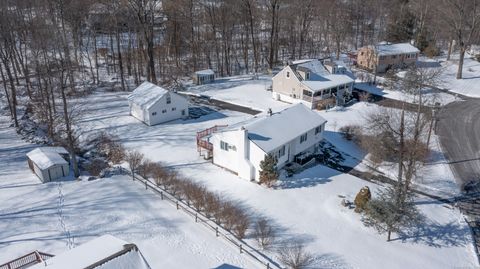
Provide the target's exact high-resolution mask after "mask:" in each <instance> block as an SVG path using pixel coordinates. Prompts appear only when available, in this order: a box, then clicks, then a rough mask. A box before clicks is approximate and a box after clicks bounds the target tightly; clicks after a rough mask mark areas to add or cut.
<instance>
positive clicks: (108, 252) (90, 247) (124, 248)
mask: <svg viewBox="0 0 480 269" xmlns="http://www.w3.org/2000/svg"><path fill="white" fill-rule="evenodd" d="M30 268H31V269H41V268H48V269H65V268H69V269H84V268H102V269H122V268H138V269H148V268H150V266H149V265H148V264H147V262H146V261H145V260H144V259H143V257H142V255H141V254H140V252H139V250H138V249H137V247H136V246H135V245H133V244H128V243H127V242H125V241H123V240H121V239H118V238H116V237H114V236H112V235H103V236H100V237H97V238H95V239H93V240H91V241H88V242H87V243H85V244H82V245H80V246H78V247H76V248H73V249H71V250H68V251H67V252H64V253H63V254H60V255H57V256H55V257H52V258H50V259H48V260H46V261H45V263H41V264H37V265H35V266H33V267H30Z"/></svg>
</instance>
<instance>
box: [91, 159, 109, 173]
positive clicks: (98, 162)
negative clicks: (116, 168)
mask: <svg viewBox="0 0 480 269" xmlns="http://www.w3.org/2000/svg"><path fill="white" fill-rule="evenodd" d="M107 167H108V163H107V162H106V161H105V160H104V159H101V158H96V159H93V160H92V161H91V162H90V163H89V164H88V165H87V166H86V170H87V172H88V173H90V175H92V176H96V177H98V176H99V175H100V172H101V171H102V170H103V169H105V168H107Z"/></svg>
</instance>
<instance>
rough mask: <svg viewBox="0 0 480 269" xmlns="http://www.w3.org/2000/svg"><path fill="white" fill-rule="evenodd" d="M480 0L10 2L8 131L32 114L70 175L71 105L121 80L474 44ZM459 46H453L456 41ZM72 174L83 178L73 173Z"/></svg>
mask: <svg viewBox="0 0 480 269" xmlns="http://www.w3.org/2000/svg"><path fill="white" fill-rule="evenodd" d="M478 4H479V1H478V0H419V1H408V0H393V1H387V0H346V1H339V0H304V1H299V0H290V1H289V0H238V1H237V0H163V1H160V0H82V1H76V0H35V1H34V0H4V1H2V5H1V6H0V80H1V81H2V83H0V85H2V86H3V95H4V96H5V99H6V101H7V102H6V103H7V104H8V109H9V111H10V115H11V117H12V121H13V123H14V125H15V126H16V127H18V126H19V122H18V113H19V112H18V106H19V105H20V106H27V105H28V109H29V110H30V111H32V112H34V113H35V115H36V116H37V119H38V121H40V123H42V124H44V125H45V126H46V130H47V133H48V136H49V137H50V138H52V139H53V140H62V141H67V142H66V144H67V148H69V150H70V151H71V152H72V160H73V163H74V167H75V166H76V165H75V163H76V161H75V157H74V156H73V152H74V151H75V140H76V139H75V135H74V130H73V129H74V128H72V120H73V119H72V114H75V113H73V112H72V111H73V110H74V108H73V107H72V104H71V99H72V98H71V97H72V96H74V97H75V96H78V95H79V94H81V93H83V92H84V90H85V88H88V87H94V86H96V85H98V84H101V83H102V82H104V81H107V80H110V79H111V78H114V79H115V81H118V88H119V89H121V90H128V89H129V88H130V87H131V86H133V85H138V84H139V83H140V82H142V81H143V80H145V79H146V80H149V81H151V82H153V83H162V84H167V83H173V84H176V83H178V81H179V80H180V79H182V78H184V77H185V76H188V75H189V74H191V72H193V71H195V70H200V69H205V68H211V69H213V70H215V71H216V73H217V74H218V75H219V76H229V75H235V74H242V73H257V72H265V71H267V70H271V69H273V68H275V67H276V66H279V65H282V64H283V63H285V62H287V61H289V60H292V59H299V58H307V57H308V58H313V57H326V56H331V55H333V56H334V57H337V58H338V57H340V54H341V53H345V52H348V51H351V50H355V49H357V48H359V47H362V46H365V45H370V44H375V43H377V42H379V41H383V40H386V41H391V42H410V41H413V42H414V43H415V45H416V46H417V47H419V48H420V49H421V50H426V49H429V50H432V49H433V50H434V51H438V50H439V49H445V50H447V49H448V52H449V53H450V52H451V51H452V47H453V44H454V43H455V44H457V48H458V50H459V53H460V56H461V57H460V63H459V72H458V74H457V77H458V78H461V76H462V72H461V71H462V64H463V57H464V55H465V52H466V50H467V49H468V48H469V46H470V45H471V44H474V43H475V42H478V39H479V32H480V30H479V29H480V23H479V22H478V21H479V18H480V10H479V7H478ZM454 41H455V42H454ZM75 170H76V169H75Z"/></svg>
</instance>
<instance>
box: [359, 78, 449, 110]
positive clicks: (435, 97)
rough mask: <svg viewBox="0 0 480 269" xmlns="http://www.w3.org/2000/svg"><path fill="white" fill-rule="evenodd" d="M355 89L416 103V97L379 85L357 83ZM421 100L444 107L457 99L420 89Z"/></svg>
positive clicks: (427, 103)
mask: <svg viewBox="0 0 480 269" xmlns="http://www.w3.org/2000/svg"><path fill="white" fill-rule="evenodd" d="M355 88H358V89H361V90H364V91H367V92H369V93H371V94H375V95H379V96H383V97H385V98H389V99H393V100H399V101H404V102H407V103H412V104H416V103H418V96H415V95H412V94H408V93H405V92H401V91H395V90H389V89H385V88H384V87H383V86H379V85H369V84H368V83H366V82H360V81H357V82H356V83H355ZM422 98H423V100H422V102H425V104H426V105H430V106H433V105H435V103H437V102H438V103H440V104H441V105H446V104H448V103H451V102H454V101H456V100H457V99H458V98H456V97H455V95H453V94H448V93H444V92H438V91H434V90H432V89H429V88H425V89H422Z"/></svg>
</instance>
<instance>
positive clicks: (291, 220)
mask: <svg viewBox="0 0 480 269" xmlns="http://www.w3.org/2000/svg"><path fill="white" fill-rule="evenodd" d="M240 101H241V100H240ZM88 102H89V104H90V106H91V107H92V109H93V111H92V112H91V115H87V117H86V120H85V121H84V122H83V123H81V124H80V125H81V126H82V129H83V130H85V131H86V132H85V133H84V135H85V136H87V134H91V133H92V132H94V131H93V130H108V131H109V132H111V133H113V134H115V135H117V136H118V137H119V138H120V140H121V141H122V142H123V143H124V145H125V146H127V147H128V148H135V149H137V150H140V151H142V152H143V153H144V154H145V155H146V156H147V157H148V158H150V159H152V160H154V161H160V162H163V163H165V164H166V165H168V166H170V167H172V168H175V169H177V170H178V171H179V172H180V173H181V174H183V175H185V176H187V177H189V178H191V179H193V180H196V181H200V182H203V183H204V184H206V185H207V186H208V187H209V188H210V189H211V190H215V191H219V192H221V193H223V194H225V195H227V196H229V197H231V198H232V199H236V200H238V201H240V202H241V203H243V204H244V205H245V206H247V207H249V208H251V209H252V210H253V211H254V212H261V214H264V215H265V216H267V217H269V218H271V219H272V220H273V221H274V222H275V223H276V224H278V226H279V227H280V228H281V231H282V232H281V238H282V239H287V240H288V239H290V238H291V237H292V236H294V237H297V238H303V239H304V240H305V241H306V242H307V244H308V249H309V250H310V251H312V252H313V253H315V254H316V255H318V258H319V266H321V267H324V268H419V267H423V268H450V267H454V266H464V267H473V266H476V265H477V261H476V257H475V253H474V249H473V245H472V242H471V240H472V239H471V236H470V231H469V228H468V226H467V225H466V223H465V222H464V220H463V217H462V215H461V214H460V213H459V212H458V211H457V210H456V209H452V208H450V207H445V206H444V205H442V204H439V203H438V202H436V201H434V200H431V199H427V198H424V197H419V198H418V199H417V203H418V205H419V207H420V209H421V211H422V212H423V213H424V214H425V215H426V216H427V219H426V222H425V223H424V224H423V225H421V226H420V227H418V229H413V230H412V231H407V232H406V234H402V235H401V236H400V239H397V240H395V241H393V242H389V243H387V242H385V235H378V234H377V233H376V232H375V231H374V230H372V229H370V228H366V227H364V226H363V224H362V223H361V220H360V216H359V215H357V214H355V213H353V212H352V211H350V210H347V209H345V208H343V207H342V206H341V205H340V201H341V198H339V197H338V195H345V196H346V197H347V198H348V199H350V200H353V198H354V195H355V194H356V193H357V192H358V190H359V189H360V188H361V187H362V186H364V185H368V186H370V187H371V188H372V189H374V190H375V189H377V188H378V186H376V185H373V184H370V183H367V182H365V181H362V180H360V179H358V178H356V177H353V176H350V175H345V174H341V173H339V172H337V171H335V170H332V169H329V168H326V167H323V166H316V167H314V168H311V169H308V170H306V171H304V172H303V173H302V174H299V175H296V176H295V177H294V178H293V179H290V180H288V181H285V182H283V184H282V186H284V187H283V188H282V189H276V190H272V189H266V188H264V187H261V186H259V185H257V184H254V183H251V182H247V181H244V180H242V179H240V178H238V177H237V176H235V175H234V174H232V173H230V172H228V171H225V170H223V169H221V168H219V167H217V166H214V165H212V164H211V163H209V162H206V161H205V160H203V159H202V158H200V157H199V156H198V155H197V152H196V147H195V132H196V131H198V130H201V129H204V128H206V127H209V126H213V125H215V124H231V123H234V122H238V121H241V120H243V119H245V118H248V117H249V116H248V115H245V114H241V113H237V112H231V111H224V110H222V111H219V112H216V113H213V114H210V115H208V116H204V117H202V118H200V119H197V120H188V121H182V120H179V121H174V122H170V123H167V124H163V125H158V126H152V127H147V126H146V125H144V124H142V123H140V122H139V121H137V120H135V119H133V118H131V117H130V116H128V107H127V106H126V101H125V100H123V99H122V96H121V95H119V94H114V93H106V94H103V93H101V94H97V95H94V96H92V97H91V98H89V100H88ZM122 103H123V105H121V104H122ZM375 107H376V106H375V105H370V104H364V103H359V104H356V105H354V106H352V107H350V108H346V109H345V110H340V111H328V112H322V115H323V116H324V117H326V118H327V119H328V120H329V124H328V126H327V133H326V137H327V139H329V140H330V139H331V140H332V142H333V143H334V144H335V145H336V146H339V148H340V149H342V150H345V151H347V152H349V153H350V154H356V153H357V154H361V152H359V151H358V149H357V148H355V147H353V146H352V145H348V142H346V141H343V143H344V144H340V143H338V144H337V141H339V140H340V137H339V135H338V134H336V133H335V130H338V128H339V127H340V126H341V125H343V124H346V123H347V122H349V123H359V122H360V120H361V115H362V113H363V112H362V111H365V110H369V109H375ZM96 119H100V120H99V121H97V120H96ZM335 122H336V123H335ZM352 149H353V150H352ZM355 151H357V152H356V153H355ZM434 170H435V171H437V169H434ZM438 173H440V172H438ZM434 178H435V176H432V180H433V179H434ZM372 253H374V254H372ZM405 257H408V258H405Z"/></svg>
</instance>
